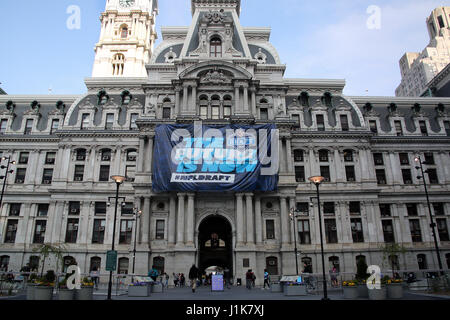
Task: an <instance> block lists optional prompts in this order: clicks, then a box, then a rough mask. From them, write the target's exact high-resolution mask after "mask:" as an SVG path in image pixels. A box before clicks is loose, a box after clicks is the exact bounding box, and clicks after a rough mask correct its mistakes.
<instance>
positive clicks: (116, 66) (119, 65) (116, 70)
mask: <svg viewBox="0 0 450 320" xmlns="http://www.w3.org/2000/svg"><path fill="white" fill-rule="evenodd" d="M112 67H113V76H123V69H124V67H125V56H124V55H123V54H121V53H118V54H116V55H115V56H114V57H113V62H112Z"/></svg>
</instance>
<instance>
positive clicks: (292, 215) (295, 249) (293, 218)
mask: <svg viewBox="0 0 450 320" xmlns="http://www.w3.org/2000/svg"><path fill="white" fill-rule="evenodd" d="M296 213H297V210H295V208H292V209H291V214H290V216H291V220H292V221H293V224H294V252H295V270H296V272H297V273H296V274H295V275H298V257H297V255H298V253H297V231H296V228H295V225H296V221H295V218H296V217H297V216H296Z"/></svg>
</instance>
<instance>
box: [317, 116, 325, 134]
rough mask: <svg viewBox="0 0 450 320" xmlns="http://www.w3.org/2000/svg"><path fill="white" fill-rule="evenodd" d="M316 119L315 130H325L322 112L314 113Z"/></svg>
mask: <svg viewBox="0 0 450 320" xmlns="http://www.w3.org/2000/svg"><path fill="white" fill-rule="evenodd" d="M316 120H317V130H318V131H325V120H324V117H323V115H322V114H318V115H316Z"/></svg>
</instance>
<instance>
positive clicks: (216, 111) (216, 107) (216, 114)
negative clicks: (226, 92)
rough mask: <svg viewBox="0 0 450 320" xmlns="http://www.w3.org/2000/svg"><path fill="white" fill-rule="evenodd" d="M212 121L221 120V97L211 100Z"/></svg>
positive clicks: (214, 97)
mask: <svg viewBox="0 0 450 320" xmlns="http://www.w3.org/2000/svg"><path fill="white" fill-rule="evenodd" d="M211 119H216V120H217V119H220V97H219V96H213V97H212V98H211Z"/></svg>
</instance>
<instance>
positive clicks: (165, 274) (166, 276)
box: [163, 272, 169, 288]
mask: <svg viewBox="0 0 450 320" xmlns="http://www.w3.org/2000/svg"><path fill="white" fill-rule="evenodd" d="M163 276H164V277H163V278H164V287H166V288H169V275H168V274H167V273H165V272H164V273H163Z"/></svg>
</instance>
